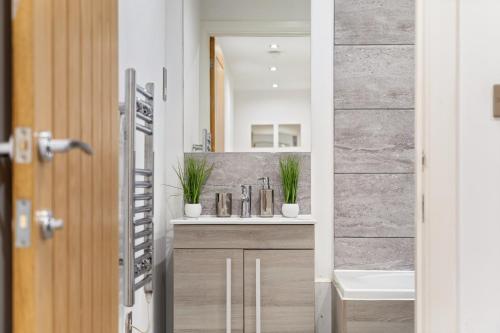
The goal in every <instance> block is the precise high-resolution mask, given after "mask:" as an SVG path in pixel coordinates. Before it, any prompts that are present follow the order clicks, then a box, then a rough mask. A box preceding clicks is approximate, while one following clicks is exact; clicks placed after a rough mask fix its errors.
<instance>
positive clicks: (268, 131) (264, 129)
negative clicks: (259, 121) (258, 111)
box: [252, 125, 274, 148]
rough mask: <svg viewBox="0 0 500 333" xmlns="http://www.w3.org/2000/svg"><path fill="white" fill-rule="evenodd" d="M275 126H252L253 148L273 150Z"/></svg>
mask: <svg viewBox="0 0 500 333" xmlns="http://www.w3.org/2000/svg"><path fill="white" fill-rule="evenodd" d="M273 127H274V126H273V125H252V148H273V147H274V129H273Z"/></svg>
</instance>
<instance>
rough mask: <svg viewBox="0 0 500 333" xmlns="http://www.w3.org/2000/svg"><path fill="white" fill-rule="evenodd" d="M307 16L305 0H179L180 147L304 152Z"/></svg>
mask: <svg viewBox="0 0 500 333" xmlns="http://www.w3.org/2000/svg"><path fill="white" fill-rule="evenodd" d="M309 16H310V1H308V0H184V18H183V19H184V37H183V38H184V149H185V151H186V152H188V151H204V152H207V151H212V152H248V151H259V150H260V151H287V150H288V151H290V150H293V151H310V118H311V115H310V37H309V35H310V18H309ZM288 124H291V125H288Z"/></svg>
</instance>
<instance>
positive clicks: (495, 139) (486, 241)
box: [459, 0, 500, 333]
mask: <svg viewBox="0 0 500 333" xmlns="http://www.w3.org/2000/svg"><path fill="white" fill-rule="evenodd" d="M499 13H500V2H499V1H498V0H482V1H479V2H478V1H477V0H461V1H460V19H459V21H460V40H459V44H460V58H461V59H460V92H459V93H460V96H461V97H460V111H459V114H460V121H459V123H460V125H459V126H460V127H459V132H460V135H459V147H460V149H459V162H460V164H459V165H460V166H459V168H460V171H459V174H460V178H459V187H460V199H459V200H460V211H459V213H460V222H459V223H460V229H459V234H460V236H459V266H460V268H459V272H460V273H459V295H460V296H459V298H460V306H459V316H460V328H461V333H476V332H477V333H498V332H500V315H499V314H500V302H499V295H500V263H499V254H500V241H499V238H500V119H494V118H493V116H492V112H493V111H492V101H493V98H492V87H493V84H499V83H500V61H499V59H500V45H499V44H497V43H496V41H498V39H499V37H500V20H499V19H498V15H499Z"/></svg>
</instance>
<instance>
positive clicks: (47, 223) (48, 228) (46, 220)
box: [36, 210, 64, 239]
mask: <svg viewBox="0 0 500 333" xmlns="http://www.w3.org/2000/svg"><path fill="white" fill-rule="evenodd" d="M36 221H37V222H38V224H40V227H41V228H42V235H43V238H44V239H51V238H52V237H53V236H54V231H56V230H59V229H62V228H63V226H64V221H63V220H61V219H56V218H54V216H53V215H52V212H51V211H50V210H39V211H37V212H36Z"/></svg>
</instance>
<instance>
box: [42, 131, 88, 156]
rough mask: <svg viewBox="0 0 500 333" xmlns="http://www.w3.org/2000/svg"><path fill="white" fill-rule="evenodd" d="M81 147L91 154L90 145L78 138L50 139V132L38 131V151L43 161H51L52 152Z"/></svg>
mask: <svg viewBox="0 0 500 333" xmlns="http://www.w3.org/2000/svg"><path fill="white" fill-rule="evenodd" d="M73 148H78V149H81V150H82V151H83V152H85V153H86V154H88V155H92V154H93V151H92V147H91V146H90V145H89V144H87V143H85V142H83V141H79V140H72V139H57V140H56V139H52V133H51V132H40V133H38V153H39V154H40V157H41V158H42V160H43V161H51V160H52V158H53V157H54V153H65V152H67V151H69V150H70V149H73Z"/></svg>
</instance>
